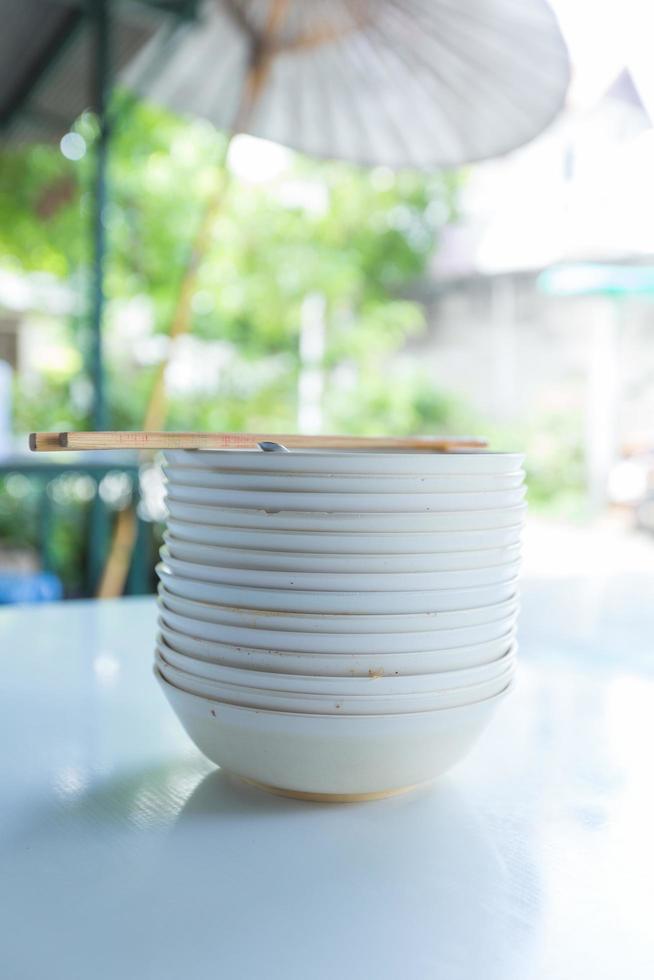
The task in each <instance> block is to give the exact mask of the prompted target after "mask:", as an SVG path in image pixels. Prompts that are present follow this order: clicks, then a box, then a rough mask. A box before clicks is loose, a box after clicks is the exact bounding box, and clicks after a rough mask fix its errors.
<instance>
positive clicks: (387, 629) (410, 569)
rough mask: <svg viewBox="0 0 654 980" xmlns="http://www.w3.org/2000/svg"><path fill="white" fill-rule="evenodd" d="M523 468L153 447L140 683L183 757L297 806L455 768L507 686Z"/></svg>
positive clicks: (473, 459)
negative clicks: (157, 456) (153, 609)
mask: <svg viewBox="0 0 654 980" xmlns="http://www.w3.org/2000/svg"><path fill="white" fill-rule="evenodd" d="M521 463H522V458H521V457H520V456H518V455H516V454H513V453H488V452H467V453H448V454H435V453H403V452H402V453H400V452H397V453H388V452H386V453H379V452H340V451H338V452H336V451H331V452H329V451H323V452H317V451H312V452H305V451H294V452H289V453H284V452H279V453H276V452H272V453H271V452H262V451H233V452H232V451H229V452H209V451H190V452H189V451H183V450H181V451H171V452H167V453H166V465H165V474H166V477H167V481H168V497H167V504H168V510H169V520H168V527H167V531H166V535H165V547H164V549H163V550H162V563H161V564H160V565H159V566H158V572H159V578H160V586H159V606H160V619H159V627H160V635H159V638H158V642H157V651H156V666H155V672H156V675H157V677H158V679H159V681H160V682H161V684H162V686H163V689H164V691H165V693H166V696H167V698H168V700H169V701H170V703H171V705H172V707H173V709H174V710H175V712H176V713H177V715H178V717H179V718H180V720H181V722H182V724H183V725H184V727H185V728H186V730H187V732H188V733H189V735H190V737H191V738H192V739H193V741H194V742H195V743H196V745H197V746H198V747H199V748H200V749H201V750H202V751H203V752H204V753H205V755H207V756H208V757H209V758H210V759H212V760H213V761H215V762H217V763H218V764H219V765H220V766H222V767H223V768H224V769H226V770H228V771H230V772H232V773H234V774H237V775H239V776H241V777H243V778H245V779H249V780H251V781H253V782H256V783H258V784H260V785H263V786H265V787H267V788H269V789H274V790H276V791H278V792H286V793H291V794H293V795H299V796H302V795H307V796H310V797H313V798H322V797H324V798H335V799H343V798H345V799H360V798H365V797H374V796H378V795H387V794H390V793H393V792H399V791H401V790H404V789H407V788H410V787H412V786H415V785H418V784H422V783H425V782H427V781H429V780H431V779H433V778H434V777H435V776H437V775H438V774H439V773H441V772H443V771H444V770H445V769H447V768H448V767H449V766H451V765H452V764H453V763H455V762H457V761H458V760H459V759H460V758H461V757H462V756H463V755H465V753H466V752H467V751H468V750H469V748H470V747H471V746H472V744H473V743H474V741H475V740H476V738H477V736H478V735H479V733H480V732H481V731H482V729H483V728H484V727H485V725H486V724H487V722H488V720H489V718H490V716H491V714H492V712H493V710H494V708H495V706H496V705H497V703H498V702H499V701H500V700H501V699H502V698H503V697H504V696H505V695H506V693H507V692H508V691H509V690H510V687H511V683H512V678H513V673H514V662H515V626H516V616H517V609H518V599H517V577H518V565H519V550H520V533H521V528H522V524H523V521H524V514H525V504H524V492H525V491H524V487H523V478H524V473H523V471H522V469H521Z"/></svg>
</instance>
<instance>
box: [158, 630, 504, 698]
mask: <svg viewBox="0 0 654 980" xmlns="http://www.w3.org/2000/svg"><path fill="white" fill-rule="evenodd" d="M499 639H504V637H500V638H499ZM155 649H156V652H157V653H160V654H161V658H162V659H163V660H164V662H165V663H168V661H167V660H166V650H171V652H172V653H175V654H177V656H179V657H186V658H187V659H189V660H195V661H196V662H197V663H200V664H201V663H211V664H212V665H213V666H217V667H221V668H223V669H224V670H228V671H232V670H235V671H239V672H247V673H250V674H252V675H254V676H255V677H257V676H259V675H261V676H262V677H263V679H264V680H267V679H268V678H271V677H276V678H279V677H293V678H294V679H297V680H299V681H317V682H318V683H321V682H322V681H345V682H349V681H366V680H367V681H369V682H370V683H371V684H375V683H377V680H378V679H377V678H375V679H372V678H370V677H365V676H361V677H353V676H351V675H350V674H327V675H326V674H299V673H292V674H290V673H286V672H281V671H280V672H278V673H276V672H275V671H271V670H265V669H264V670H260V669H259V668H253V667H234V666H232V665H231V664H216V663H215V662H212V661H202V660H200V659H199V658H195V657H191V656H190V655H189V654H185V653H179V652H178V651H176V650H174V649H172V648H171V647H170V645H169V644H168V643H167V642H166V639H165V637H164V636H163V634H161V633H157V638H156V640H155ZM517 653H518V641H517V639H516V634H515V630H513V631H512V636H511V639H510V641H509V645H508V646H507V648H506V649H505V651H504V653H503V654H502V655H501V656H500V657H495V659H494V660H489V661H487V663H484V664H473V665H468V666H466V667H451V668H449V669H448V670H429V671H426V672H424V673H422V674H401V675H395V674H386V675H384V677H382V678H379V680H382V681H384V680H389V681H395V680H397V678H398V676H399V677H403V678H404V677H433V676H441V675H443V674H446V675H449V674H456V673H461V672H466V671H470V670H478V669H479V668H481V667H488V666H490V665H491V664H498V665H499V664H502V663H504V668H503V670H499V671H498V676H502V674H503V672H504V670H508V669H509V668H510V667H512V666H513V665H515V663H516V659H517ZM328 656H329V654H328ZM343 656H351V657H354V656H355V655H354V654H344V655H343ZM373 656H374V654H373ZM379 656H382V657H383V656H387V654H380V655H379ZM392 656H393V655H392ZM396 656H400V657H402V656H407V654H397V655H396ZM408 656H411V654H408ZM168 665H169V666H170V667H172V668H173V669H174V670H179V671H181V672H182V673H187V674H191V676H193V677H199V678H200V679H201V680H206V681H214V682H215V683H219V684H220V683H225V684H227V685H228V686H229V685H230V684H234V685H235V686H237V687H248V686H250V685H247V684H240V683H239V682H236V681H234V682H230V681H224V682H223V681H216V679H215V678H213V677H202V675H201V674H194V673H193V672H192V671H189V670H187V671H185V670H184V668H183V667H176V666H175V664H168ZM489 679H490V680H494V679H495V678H494V677H491V678H489ZM485 683H487V681H485V680H484V681H472V682H470V683H469V684H465V683H462V684H460V685H458V687H471V686H473V687H474V685H475V684H485ZM252 686H253V687H255V688H258V687H259V685H252ZM262 689H263V690H266V689H265V688H262ZM445 690H458V688H457V687H454V688H446V689H445ZM286 693H291V692H286ZM399 693H406V692H399ZM409 693H411V692H409ZM413 693H416V694H422V693H434V694H435V693H437V692H436V690H434V691H427V692H422V691H416V692H413ZM329 696H330V697H331V695H329ZM341 696H342V697H357V696H362V695H353V694H347V693H343V694H342V695H339V697H341ZM363 696H364V697H369V698H377V697H384V698H387V697H395V694H393V693H390V694H384V693H378V694H377V693H375V692H373V691H371V692H370V693H369V694H366V695H363Z"/></svg>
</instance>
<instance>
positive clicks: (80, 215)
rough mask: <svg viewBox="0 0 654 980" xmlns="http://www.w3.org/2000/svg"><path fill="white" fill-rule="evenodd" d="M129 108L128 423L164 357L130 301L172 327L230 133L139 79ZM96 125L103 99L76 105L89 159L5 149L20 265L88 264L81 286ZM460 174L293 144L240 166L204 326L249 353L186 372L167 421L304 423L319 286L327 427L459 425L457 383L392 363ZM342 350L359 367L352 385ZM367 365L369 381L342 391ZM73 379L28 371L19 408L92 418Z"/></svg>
mask: <svg viewBox="0 0 654 980" xmlns="http://www.w3.org/2000/svg"><path fill="white" fill-rule="evenodd" d="M113 118H114V127H113V128H114V138H113V148H112V153H111V162H110V182H111V192H110V203H109V205H108V209H107V215H106V220H107V228H108V236H109V249H108V257H107V295H108V300H109V302H108V309H107V316H106V332H107V336H108V344H107V346H108V349H109V357H108V372H109V390H110V398H111V411H112V424H113V425H114V426H116V427H138V426H139V425H140V423H141V419H142V415H143V411H144V408H145V404H146V401H147V397H148V393H149V387H150V384H151V379H152V376H153V362H152V359H150V362H149V363H148V358H145V359H144V358H143V356H141V354H140V353H139V342H140V340H142V338H140V339H139V338H138V337H134V338H132V337H131V336H130V334H129V331H127V332H125V330H121V324H120V321H121V317H123V315H124V308H125V307H124V304H125V303H126V302H127V301H129V300H131V299H133V298H134V297H138V296H143V297H147V301H148V304H149V307H150V309H151V314H152V332H153V333H154V334H155V335H156V334H157V333H159V334H166V333H167V331H168V329H169V325H170V320H171V317H172V314H173V310H174V307H175V302H176V299H177V295H178V290H179V284H180V281H181V277H182V274H183V269H184V266H185V263H186V261H187V260H188V255H189V249H190V247H191V242H192V240H193V235H194V232H195V230H196V228H197V225H198V222H199V220H200V216H201V213H202V207H203V203H204V201H205V200H206V198H207V196H208V194H209V193H210V191H211V190H212V188H213V187H215V185H216V183H217V182H219V181H222V180H224V179H225V173H224V170H223V168H222V167H221V165H220V161H221V160H222V159H223V157H224V153H225V137H224V136H223V135H222V134H220V133H218V132H216V131H215V130H214V129H213V128H212V127H210V126H208V125H207V124H206V123H204V122H200V121H188V120H183V119H179V118H176V117H174V116H172V115H171V114H169V113H167V112H165V111H164V110H162V109H159V108H157V107H154V106H150V105H147V104H144V103H140V102H137V101H135V100H133V99H132V98H131V97H130V96H128V95H126V94H123V93H121V94H119V95H118V96H117V98H116V102H115V105H114V114H113ZM95 126H96V123H95V120H94V118H93V116H92V115H89V114H85V115H84V116H83V117H82V118H81V119H80V120H79V121H78V124H77V127H76V129H77V132H78V133H79V134H80V135H81V136H82V137H83V138H84V140H85V141H86V144H87V148H88V151H87V153H86V155H85V156H84V157H83V158H82V159H81V160H79V161H77V162H72V161H70V160H67V159H65V158H64V156H63V155H62V153H61V152H60V150H59V148H58V147H25V148H21V149H4V150H3V151H2V153H0V185H1V188H2V189H1V190H0V252H1V253H2V254H3V255H4V256H7V257H8V259H9V261H10V262H12V263H14V264H15V265H16V266H18V267H20V268H22V269H25V270H40V271H43V270H45V271H48V272H50V273H53V274H55V275H58V276H61V277H63V278H67V279H69V280H71V281H73V282H75V283H76V284H77V288H78V289H79V290H80V291H81V293H82V300H84V288H85V286H84V280H85V272H86V269H87V268H88V263H89V258H90V256H89V244H88V235H87V226H88V220H89V213H90V208H91V204H92V199H91V193H92V190H91V189H92V166H93V149H92V148H93V142H94V138H95ZM459 181H460V177H459V176H458V175H457V174H445V173H437V174H431V175H424V174H413V173H400V174H394V173H392V172H390V171H387V170H385V169H378V170H372V171H367V170H362V169H358V168H355V167H352V166H349V165H346V164H343V163H338V162H333V163H329V162H327V163H325V162H321V163H319V162H314V161H311V160H309V159H306V158H302V157H299V156H297V155H294V154H290V153H289V154H288V162H287V165H286V166H285V167H284V168H283V169H282V170H281V172H280V173H278V174H277V175H275V176H273V177H271V178H270V179H267V180H264V181H262V182H260V183H252V182H245V181H243V180H239V179H238V177H232V179H231V180H230V184H229V188H228V192H227V196H226V198H225V203H224V207H223V209H222V212H221V215H220V217H219V219H218V220H217V222H216V225H215V228H214V231H213V238H212V242H211V247H210V249H209V252H208V254H207V256H206V258H205V260H204V261H203V263H202V266H201V269H200V274H199V281H198V289H197V292H196V295H195V297H194V301H193V335H194V337H195V338H197V340H198V342H202V341H204V342H207V343H213V342H216V341H220V342H222V343H223V344H224V345H226V346H227V347H228V348H232V350H233V353H232V356H230V357H228V358H226V363H225V364H224V365H223V366H222V367H221V368H220V370H216V372H215V384H213V385H211V384H209V385H207V384H204V385H203V386H202V385H201V386H199V387H198V388H197V389H194V388H193V385H192V384H187V385H186V388H185V389H184V391H183V392H182V394H181V395H180V394H179V393H177V394H176V393H175V387H174V386H173V390H172V393H171V398H170V410H169V417H168V424H169V425H170V426H171V427H184V428H192V427H198V428H204V427H208V428H238V429H247V428H253V429H254V428H266V427H267V428H276V427H279V428H286V429H288V428H293V427H294V426H295V420H296V412H297V405H296V398H297V396H296V389H297V376H298V369H299V353H298V337H299V326H300V317H301V306H302V302H303V300H304V298H305V297H306V296H307V294H310V293H318V294H320V295H321V296H323V297H324V300H325V309H326V321H327V346H326V352H325V358H324V363H325V370H326V372H327V394H326V396H325V405H324V409H325V425H326V427H328V428H340V429H343V430H348V431H390V430H392V431H394V432H398V433H400V432H403V431H417V430H419V429H424V427H425V425H427V426H428V427H430V426H431V429H430V431H432V430H433V428H434V427H439V425H448V424H449V422H450V419H451V418H452V417H453V411H452V405H451V404H450V403H449V402H448V400H447V399H445V398H443V396H442V395H441V394H440V393H438V392H433V391H431V390H430V387H429V385H428V384H425V382H424V379H423V381H422V382H421V383H420V385H417V386H414V385H412V383H411V382H410V381H409V382H407V381H406V380H405V381H403V382H402V384H401V385H400V387H402V386H403V393H399V392H398V391H395V390H393V386H389V385H388V383H387V378H386V377H385V370H384V366H383V365H384V361H385V359H388V357H389V356H390V355H391V354H392V353H393V351H395V350H397V349H399V348H400V347H401V345H402V344H403V342H404V340H405V338H406V336H407V334H410V333H415V332H417V331H419V330H420V329H422V326H423V321H422V311H421V309H420V306H419V305H418V304H417V303H414V302H412V301H411V300H409V299H407V298H406V296H407V292H408V289H409V287H410V285H411V283H412V282H413V281H414V280H415V279H417V278H418V277H420V276H421V275H422V273H423V272H424V270H425V268H426V264H427V262H428V261H429V258H430V256H431V255H432V254H433V251H434V248H435V247H436V246H437V243H438V234H439V230H440V227H441V226H442V225H443V224H444V223H445V222H446V221H448V220H450V219H451V218H452V216H453V214H454V212H455V202H456V193H457V189H458V184H459ZM112 336H115V337H117V338H118V340H117V341H116V342H115V343H114V342H112V340H111V338H112ZM84 341H85V323H84V318H83V317H81V318H80V320H79V322H78V323H77V324H76V323H72V324H71V342H72V343H74V344H75V345H77V346H78V347H80V348H83V347H84ZM163 350H164V348H161V351H160V353H159V356H162V354H163ZM200 353H201V350H200ZM344 365H345V366H346V370H345V375H346V376H347V378H349V381H348V382H347V384H346V385H345V388H344V389H343V388H342V385H341V381H342V380H343V377H344V372H343V366H344ZM348 372H349V373H348ZM405 373H406V372H405ZM352 378H355V383H356V385H357V386H358V389H357V391H356V392H355V393H354V395H353V396H352V395H351V394H350V397H347V398H342V397H341V396H342V395H343V394H344V393H347V392H348V390H349V389H348V385H349V384H350V382H351V380H352ZM74 383H75V379H74V378H72V377H70V378H61V377H57V378H55V377H44V378H43V379H42V385H41V390H40V391H39V390H38V388H39V386H38V385H37V386H36V390H35V387H34V385H33V384H32V387H31V389H29V390H28V389H26V388H25V387H24V386H23V388H22V389H21V397H20V399H19V403H18V404H17V421H18V424H19V425H20V426H22V427H24V428H37V427H43V428H49V427H51V424H52V423H53V419H54V418H57V419H58V420H61V421H64V420H66V419H69V420H70V422H71V424H73V422H74V424H81V423H82V422H83V421H84V420H83V417H82V418H80V415H82V416H83V405H81V402H80V399H79V398H77V399H76V398H75V397H73V391H72V389H71V385H73V384H74ZM18 384H19V388H20V386H21V381H20V379H19V382H18ZM78 388H79V385H78ZM418 389H420V390H419V391H418ZM412 393H413V394H415V398H414V397H413V394H412ZM57 400H59V404H57ZM408 403H411V407H409V404H408ZM454 415H456V412H454Z"/></svg>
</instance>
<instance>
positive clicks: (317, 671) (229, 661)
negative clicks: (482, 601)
mask: <svg viewBox="0 0 654 980" xmlns="http://www.w3.org/2000/svg"><path fill="white" fill-rule="evenodd" d="M159 629H160V630H161V636H162V638H163V640H162V641H163V642H165V644H166V647H167V649H168V650H169V651H170V655H169V656H167V658H166V659H168V660H169V661H170V663H171V664H173V666H175V667H179V668H180V669H188V670H189V672H190V673H193V672H194V671H193V670H192V669H191V666H189V662H199V664H200V668H198V669H199V670H202V671H204V670H205V669H207V668H209V670H210V669H211V667H212V665H218V666H220V665H223V666H228V667H237V668H243V667H247V668H248V669H251V670H263V671H266V672H267V673H279V674H310V675H312V676H314V677H364V678H369V677H408V676H411V675H416V674H428V673H434V672H436V671H441V670H443V671H445V670H460V669H465V668H467V667H476V666H481V665H482V664H486V663H491V662H492V661H494V660H497V659H498V658H499V657H502V656H503V655H504V654H505V653H506V652H507V650H508V649H509V647H510V646H511V644H512V643H513V640H514V637H515V632H514V631H513V630H510V631H509V632H507V633H504V634H503V635H501V636H499V637H497V638H495V639H491V640H486V641H484V642H480V643H474V644H469V645H468V646H461V647H453V648H451V649H443V650H418V651H414V650H407V651H405V652H402V653H388V652H386V653H313V652H310V653H307V652H305V651H293V650H283V649H277V648H276V647H270V648H262V647H248V646H244V645H242V644H241V645H238V644H233V643H226V642H223V643H220V642H215V641H212V640H207V639H201V638H200V637H198V636H192V635H189V634H187V633H184V632H182V631H180V630H178V629H175V628H174V627H168V626H166V623H165V616H164V617H163V618H160V620H159ZM444 632H447V631H444ZM299 635H300V636H302V635H303V634H299ZM176 657H179V658H181V659H180V660H179V661H178V660H176V659H175V658H176ZM184 661H186V664H187V667H186V668H185V666H184ZM207 676H211V673H209V674H207Z"/></svg>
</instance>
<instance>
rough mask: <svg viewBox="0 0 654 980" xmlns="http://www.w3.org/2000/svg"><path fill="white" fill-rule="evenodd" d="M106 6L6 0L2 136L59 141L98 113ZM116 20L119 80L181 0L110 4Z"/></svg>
mask: <svg viewBox="0 0 654 980" xmlns="http://www.w3.org/2000/svg"><path fill="white" fill-rule="evenodd" d="M101 2H102V0H87V2H83V0H69V2H65V0H20V2H19V3H17V2H15V0H0V23H1V24H2V28H1V29H0V138H3V139H10V140H12V141H40V142H43V141H48V140H56V139H59V138H60V137H61V136H62V135H63V133H65V132H66V131H67V130H68V129H69V128H70V126H71V124H72V123H73V122H74V120H75V119H76V118H77V117H78V116H79V115H80V113H81V112H83V111H84V110H85V109H88V108H90V107H92V95H91V92H92V85H91V77H92V70H93V61H94V34H93V10H94V5H95V9H97V8H98V5H99V4H100V3H101ZM105 2H106V3H107V7H108V9H109V11H110V14H111V21H112V29H111V62H112V69H113V73H114V77H115V75H116V74H118V73H119V72H120V71H121V69H122V68H124V67H125V66H126V65H127V64H128V63H129V62H130V61H131V60H132V59H133V57H134V56H135V55H136V53H137V52H138V51H139V50H140V49H141V48H142V47H143V45H144V44H145V43H146V42H147V41H148V40H149V39H150V38H151V37H152V36H153V35H154V34H155V33H156V31H157V30H158V29H159V28H160V27H161V26H162V23H164V22H165V20H166V19H171V18H170V15H171V14H172V15H175V17H176V18H178V17H181V16H185V15H186V16H188V12H189V10H190V9H191V8H193V7H194V4H190V3H189V2H182V0H143V2H141V3H135V2H122V0H105Z"/></svg>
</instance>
